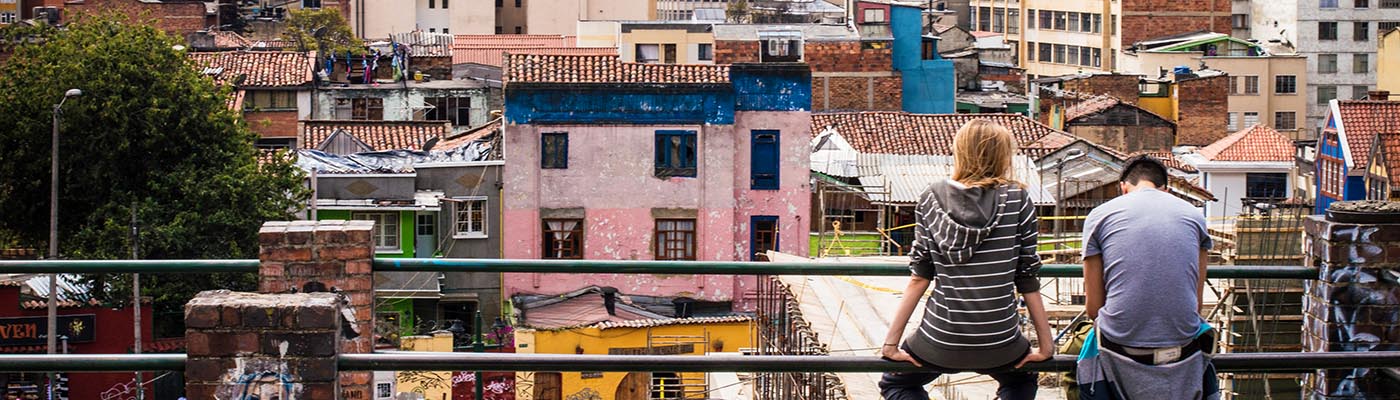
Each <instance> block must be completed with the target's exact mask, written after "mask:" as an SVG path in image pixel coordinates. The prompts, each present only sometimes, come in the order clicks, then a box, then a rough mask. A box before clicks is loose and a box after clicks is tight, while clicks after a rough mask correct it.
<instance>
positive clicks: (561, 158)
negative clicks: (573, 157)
mask: <svg viewBox="0 0 1400 400" xmlns="http://www.w3.org/2000/svg"><path fill="white" fill-rule="evenodd" d="M540 168H544V169H565V168H569V133H568V132H545V133H543V134H541V135H540Z"/></svg>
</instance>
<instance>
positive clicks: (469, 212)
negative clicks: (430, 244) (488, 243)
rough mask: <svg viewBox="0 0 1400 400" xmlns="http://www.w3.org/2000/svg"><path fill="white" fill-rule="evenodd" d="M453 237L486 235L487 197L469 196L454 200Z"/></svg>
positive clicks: (480, 236) (482, 236)
mask: <svg viewBox="0 0 1400 400" xmlns="http://www.w3.org/2000/svg"><path fill="white" fill-rule="evenodd" d="M452 207H453V210H452V237H453V238H463V239H464V238H484V237H486V198H485V197H468V198H463V199H460V200H458V201H453V202H452Z"/></svg>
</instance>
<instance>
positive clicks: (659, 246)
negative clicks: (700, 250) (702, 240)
mask: <svg viewBox="0 0 1400 400" xmlns="http://www.w3.org/2000/svg"><path fill="white" fill-rule="evenodd" d="M656 259H657V260H694V259H695V220H694V219H658V220H656Z"/></svg>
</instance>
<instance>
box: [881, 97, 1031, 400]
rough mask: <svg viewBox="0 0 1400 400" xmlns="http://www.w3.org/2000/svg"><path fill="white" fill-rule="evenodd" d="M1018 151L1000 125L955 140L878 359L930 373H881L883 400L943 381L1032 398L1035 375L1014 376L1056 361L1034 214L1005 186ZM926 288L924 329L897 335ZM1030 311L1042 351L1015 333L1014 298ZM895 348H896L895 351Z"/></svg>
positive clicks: (929, 195) (923, 202)
mask: <svg viewBox="0 0 1400 400" xmlns="http://www.w3.org/2000/svg"><path fill="white" fill-rule="evenodd" d="M1015 152H1016V142H1015V139H1014V138H1012V136H1011V132H1010V131H1008V130H1007V129H1006V127H1003V126H1001V125H998V124H996V123H993V122H990V121H986V120H980V119H978V120H972V121H969V122H968V123H967V124H966V125H963V127H962V128H961V129H959V130H958V133H957V135H956V136H954V137H953V159H954V161H953V177H952V179H947V180H944V181H940V182H933V183H932V184H931V185H929V188H928V189H927V190H925V191H924V194H923V196H921V198H920V199H919V205H918V207H917V208H916V209H915V223H916V226H915V228H914V230H915V231H914V233H915V235H914V245H913V249H912V250H911V251H910V254H909V258H910V261H909V269H910V270H911V271H912V272H913V274H912V276H910V277H909V285H908V286H907V287H905V289H904V299H903V301H901V302H900V304H899V311H898V312H897V313H896V314H895V318H894V321H892V322H893V323H892V325H891V326H890V332H889V334H888V335H886V337H885V343H884V346H883V347H882V348H881V349H880V353H881V355H882V356H883V357H884V358H886V359H889V360H894V361H905V362H910V363H913V364H914V365H918V366H922V367H925V368H926V369H928V371H927V372H924V371H920V372H909V373H886V374H885V375H884V376H883V377H882V379H881V380H880V392H881V395H883V396H884V398H885V399H888V400H911V399H918V400H927V399H928V398H929V397H928V392H927V391H926V390H925V389H924V385H927V384H928V383H930V382H933V380H934V379H937V378H938V376H939V375H940V374H942V373H944V372H961V371H974V372H983V373H988V374H989V375H991V376H992V378H994V379H996V380H997V382H998V383H999V384H1000V388H999V389H998V390H997V396H998V398H1000V399H1003V400H1020V399H1034V398H1035V392H1036V387H1037V385H1036V374H1035V373H1032V372H1025V371H1016V370H1013V369H1019V368H1020V367H1021V366H1022V365H1025V364H1026V363H1028V362H1037V361H1044V360H1047V359H1049V358H1050V357H1051V356H1052V355H1054V346H1053V345H1052V343H1051V341H1052V335H1053V334H1052V333H1051V332H1050V324H1049V322H1048V321H1047V319H1046V316H1045V305H1044V303H1042V302H1041V299H1040V280H1039V279H1038V278H1037V276H1036V274H1037V273H1038V272H1039V270H1040V257H1039V256H1037V255H1036V245H1037V242H1036V241H1037V229H1038V227H1037V224H1038V222H1037V220H1036V216H1035V206H1034V205H1033V204H1031V200H1030V198H1029V197H1028V196H1027V194H1026V191H1025V190H1022V188H1021V185H1020V184H1019V183H1017V182H1016V181H1014V180H1012V179H1011V156H1012V155H1013V154H1015ZM930 283H932V284H933V285H932V286H933V288H932V293H930V294H929V300H928V302H927V304H926V305H925V306H924V307H925V310H924V315H923V321H922V323H920V324H919V325H918V328H917V330H916V331H915V332H914V333H912V334H911V335H909V337H908V338H904V327H905V325H907V324H908V322H909V317H910V316H911V314H913V313H914V309H915V308H916V307H917V306H918V302H919V299H920V298H922V297H923V295H924V293H925V291H928V290H929V286H930ZM1017 293H1020V295H1021V299H1022V300H1024V301H1025V304H1026V308H1027V309H1028V310H1029V311H1030V317H1031V322H1032V323H1033V324H1034V325H1035V332H1036V337H1037V338H1039V344H1038V345H1037V348H1036V349H1032V348H1031V344H1030V341H1029V340H1027V339H1026V337H1025V336H1023V335H1022V334H1021V320H1020V314H1018V313H1017V309H1016V307H1017V301H1016V300H1017V298H1016V294H1017ZM901 339H903V341H902V343H901Z"/></svg>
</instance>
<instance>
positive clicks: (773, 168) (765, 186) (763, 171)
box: [749, 130, 780, 190]
mask: <svg viewBox="0 0 1400 400" xmlns="http://www.w3.org/2000/svg"><path fill="white" fill-rule="evenodd" d="M751 135H752V136H753V137H752V140H751V141H750V146H749V188H750V189H753V190H778V177H779V172H780V171H779V170H778V159H779V151H778V140H779V132H778V131H775V130H755V131H753V132H752V133H751Z"/></svg>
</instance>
